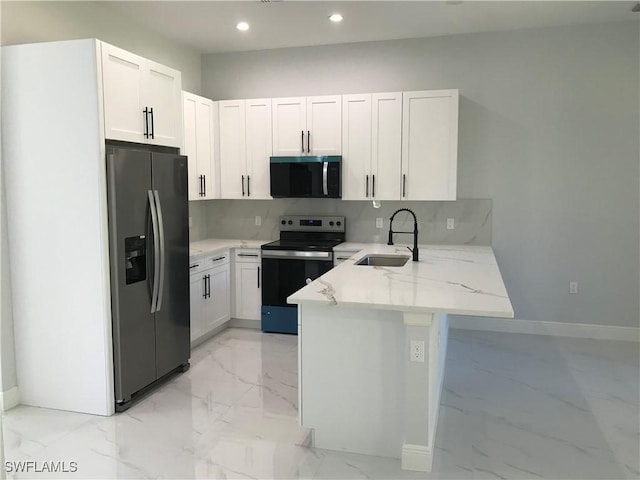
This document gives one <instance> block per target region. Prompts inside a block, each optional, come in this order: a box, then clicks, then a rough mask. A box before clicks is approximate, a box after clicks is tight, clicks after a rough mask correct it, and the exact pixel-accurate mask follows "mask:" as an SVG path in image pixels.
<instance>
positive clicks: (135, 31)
mask: <svg viewBox="0 0 640 480" xmlns="http://www.w3.org/2000/svg"><path fill="white" fill-rule="evenodd" d="M0 8H1V9H2V45H17V44H21V43H34V42H49V41H54V40H72V39H80V38H98V39H100V40H103V41H105V42H107V43H111V44H113V45H115V46H117V47H120V48H124V49H125V50H129V51H130V52H133V53H136V54H138V55H141V56H143V57H146V58H149V59H150V60H154V61H156V62H159V63H162V64H164V65H167V66H169V67H173V68H175V69H177V70H180V71H181V72H182V88H183V89H184V90H187V91H190V92H194V93H199V92H200V80H201V69H200V53H199V52H196V51H194V50H191V49H190V48H188V47H184V46H182V45H178V44H176V43H175V42H172V41H170V40H168V39H166V38H163V37H161V36H158V35H157V34H155V33H152V32H150V31H149V30H147V29H145V28H143V27H141V26H139V25H138V24H136V23H134V22H132V21H131V20H128V19H127V17H126V16H124V15H122V14H119V13H117V12H113V11H112V10H111V9H109V8H108V7H105V6H104V5H100V4H99V3H97V2H82V1H80V2H51V1H50V2H29V1H17V2H16V1H2V2H1V3H0Z"/></svg>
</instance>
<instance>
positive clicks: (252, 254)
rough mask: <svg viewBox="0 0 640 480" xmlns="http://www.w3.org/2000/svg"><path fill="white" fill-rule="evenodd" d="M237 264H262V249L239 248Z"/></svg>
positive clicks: (236, 257) (236, 252)
mask: <svg viewBox="0 0 640 480" xmlns="http://www.w3.org/2000/svg"><path fill="white" fill-rule="evenodd" d="M235 259H236V262H253V263H258V262H260V249H257V248H238V249H236V251H235Z"/></svg>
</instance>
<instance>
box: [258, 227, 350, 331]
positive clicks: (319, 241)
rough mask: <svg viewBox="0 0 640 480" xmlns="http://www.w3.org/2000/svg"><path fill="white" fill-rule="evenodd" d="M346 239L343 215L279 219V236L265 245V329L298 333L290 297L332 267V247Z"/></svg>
mask: <svg viewBox="0 0 640 480" xmlns="http://www.w3.org/2000/svg"><path fill="white" fill-rule="evenodd" d="M344 241H345V219H344V217H327V216H285V217H281V218H280V239H279V240H276V241H275V242H271V243H267V244H265V245H263V246H262V331H264V332H277V333H292V334H297V333H298V308H297V306H295V305H289V304H287V297H288V296H289V295H291V294H292V293H294V292H296V291H297V290H300V289H301V288H302V287H304V286H305V285H306V283H307V282H308V281H311V280H315V279H316V278H318V277H320V276H321V275H323V274H325V273H326V272H328V271H329V270H331V268H333V247H335V246H336V245H338V244H340V243H342V242H344Z"/></svg>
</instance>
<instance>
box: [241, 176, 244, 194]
mask: <svg viewBox="0 0 640 480" xmlns="http://www.w3.org/2000/svg"><path fill="white" fill-rule="evenodd" d="M241 181H242V196H243V197H244V175H242V180H241Z"/></svg>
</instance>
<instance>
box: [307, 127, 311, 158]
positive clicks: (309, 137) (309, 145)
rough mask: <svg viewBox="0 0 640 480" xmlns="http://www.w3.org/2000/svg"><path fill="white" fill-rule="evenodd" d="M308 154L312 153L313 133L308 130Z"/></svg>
mask: <svg viewBox="0 0 640 480" xmlns="http://www.w3.org/2000/svg"><path fill="white" fill-rule="evenodd" d="M307 153H311V131H310V130H307Z"/></svg>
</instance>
